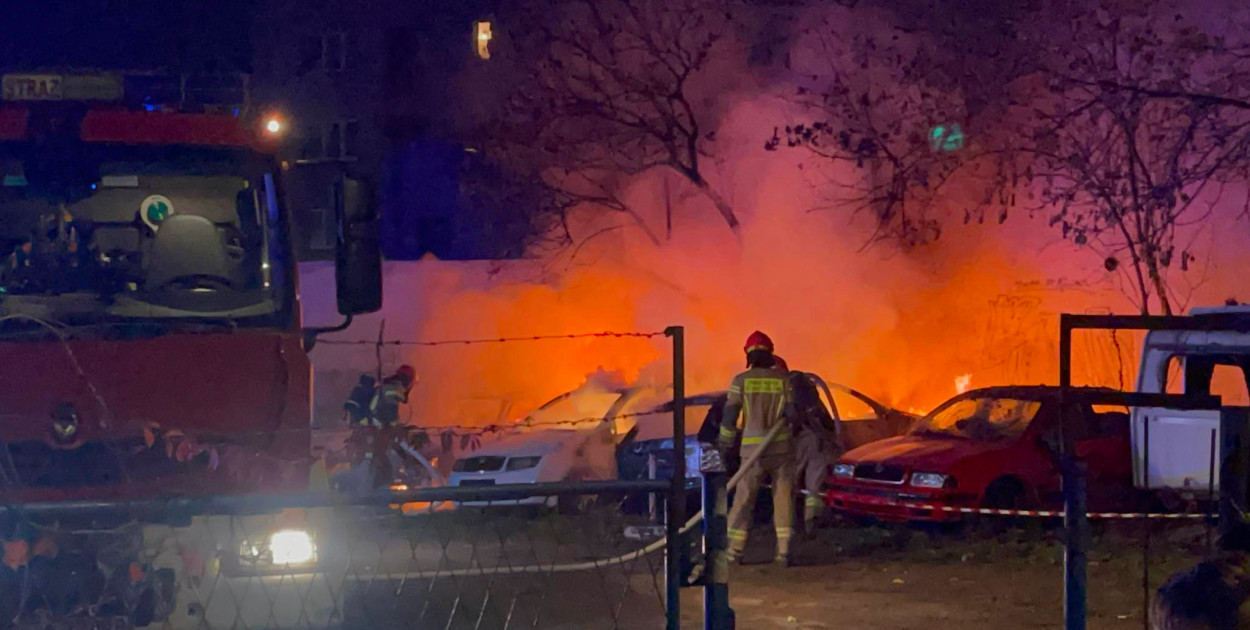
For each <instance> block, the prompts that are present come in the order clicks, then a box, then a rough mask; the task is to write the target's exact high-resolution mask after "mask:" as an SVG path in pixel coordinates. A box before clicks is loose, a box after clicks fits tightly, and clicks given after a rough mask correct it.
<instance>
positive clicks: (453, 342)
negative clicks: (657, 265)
mask: <svg viewBox="0 0 1250 630" xmlns="http://www.w3.org/2000/svg"><path fill="white" fill-rule="evenodd" d="M665 334H666V333H665V332H664V331H659V332H636V331H630V332H614V331H610V330H608V331H603V332H592V333H569V334H563V335H531V336H528V337H492V338H487V337H483V338H478V339H443V340H439V341H420V340H413V339H394V340H385V339H321V340H319V341H318V342H317V343H319V344H326V345H331V346H422V347H427V348H428V347H434V346H468V345H475V344H485V343H511V342H519V341H550V340H564V339H590V338H616V339H653V338H655V337H663V336H665Z"/></svg>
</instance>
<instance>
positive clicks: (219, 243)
mask: <svg viewBox="0 0 1250 630" xmlns="http://www.w3.org/2000/svg"><path fill="white" fill-rule="evenodd" d="M56 157H59V158H61V159H59V160H55V159H52V160H50V159H49V157H48V156H47V155H46V154H40V153H39V152H36V151H31V150H28V147H26V146H24V145H20V144H0V176H2V177H3V185H2V186H0V256H3V258H0V262H3V268H2V270H0V314H2V315H26V316H30V317H37V318H40V319H47V320H50V321H54V322H57V323H61V324H67V325H84V324H100V323H112V322H133V321H149V322H151V321H156V322H168V321H177V320H180V319H181V320H188V319H197V318H199V319H202V318H214V319H227V320H229V321H230V322H232V323H245V324H246V323H248V322H256V323H260V322H265V323H269V322H271V321H272V320H273V319H274V318H276V317H278V316H279V314H280V313H282V312H283V311H284V310H285V308H284V307H285V303H286V300H285V298H284V296H286V295H287V291H286V289H287V287H286V277H285V276H286V274H287V271H286V269H287V268H286V266H285V265H286V261H285V260H284V254H283V252H284V248H283V247H282V230H280V229H279V228H280V225H281V217H280V214H279V212H278V208H277V193H276V190H275V186H274V179H275V177H276V174H275V173H274V172H272V170H271V169H270V162H269V161H267V160H265V159H263V158H262V157H260V156H259V155H257V154H255V153H253V152H250V151H244V150H238V149H229V150H227V149H190V148H187V147H178V148H177V149H176V150H175V149H171V148H166V147H119V146H116V145H112V146H83V145H80V146H78V147H75V148H74V151H73V157H72V158H67V157H66V156H65V154H64V153H61V154H58V156H56ZM22 323H24V322H22V321H20V320H19V321H13V320H9V321H6V322H5V324H7V326H6V327H3V328H0V331H9V330H10V329H12V328H13V326H14V325H17V326H20V325H21V324H22Z"/></svg>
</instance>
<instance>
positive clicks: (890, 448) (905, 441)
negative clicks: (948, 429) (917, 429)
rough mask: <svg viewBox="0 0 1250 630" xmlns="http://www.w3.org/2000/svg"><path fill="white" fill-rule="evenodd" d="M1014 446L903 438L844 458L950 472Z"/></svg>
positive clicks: (999, 443) (876, 444)
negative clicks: (960, 464) (963, 462)
mask: <svg viewBox="0 0 1250 630" xmlns="http://www.w3.org/2000/svg"><path fill="white" fill-rule="evenodd" d="M1009 446H1010V442H974V441H972V440H964V439H958V438H946V437H932V436H923V435H903V436H899V437H894V438H889V439H887V440H881V441H879V442H872V443H871V444H865V445H864V446H861V447H859V448H856V449H854V450H851V451H849V452H847V453H846V455H844V456H843V457H842V460H843V461H846V462H851V463H856V464H859V463H864V462H872V463H882V464H894V465H899V466H904V467H906V468H908V469H910V470H924V471H926V472H936V473H941V472H946V471H947V470H949V469H950V468H951V467H952V466H954V465H955V464H956V463H957V462H959V461H960V460H962V459H964V458H967V457H972V456H975V455H981V454H983V453H990V452H993V451H998V450H1002V449H1005V448H1008V447H1009Z"/></svg>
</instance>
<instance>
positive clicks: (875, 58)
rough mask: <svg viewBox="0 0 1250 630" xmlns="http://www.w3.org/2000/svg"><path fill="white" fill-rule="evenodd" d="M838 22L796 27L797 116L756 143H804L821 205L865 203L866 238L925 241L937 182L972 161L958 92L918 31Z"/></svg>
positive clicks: (934, 227)
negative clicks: (850, 27) (870, 223)
mask: <svg viewBox="0 0 1250 630" xmlns="http://www.w3.org/2000/svg"><path fill="white" fill-rule="evenodd" d="M841 24H842V20H841V19H837V18H830V19H827V20H826V21H824V22H823V23H821V24H820V25H818V26H817V27H815V28H813V29H811V30H809V31H808V32H807V33H806V34H805V36H804V38H803V40H802V42H801V45H802V46H803V50H805V51H806V54H804V55H802V60H801V61H800V62H798V63H796V64H795V65H793V66H792V67H791V70H792V72H793V74H794V80H795V82H796V83H797V88H796V94H795V96H794V97H792V100H793V102H795V103H796V104H798V105H799V106H800V108H801V109H800V111H801V112H802V114H800V116H801V117H803V120H802V122H798V123H796V124H791V125H788V126H786V127H784V131H782V130H781V129H774V130H773V136H772V138H770V139H769V140H768V141H767V142H766V144H765V148H766V149H768V150H777V149H778V148H779V147H781V146H782V144H783V143H784V144H785V145H786V146H787V147H791V148H801V149H804V150H806V151H808V152H809V153H810V154H811V155H812V156H813V157H814V158H816V160H815V165H816V167H817V169H818V172H822V173H824V174H825V176H826V179H825V180H824V181H823V182H822V183H823V184H825V185H827V186H828V191H829V193H830V195H829V196H830V197H831V198H832V202H831V204H830V207H832V208H834V209H843V210H846V209H850V210H851V211H852V212H856V213H858V212H865V211H867V212H870V213H871V214H872V216H873V219H874V221H875V226H876V231H875V233H874V235H873V239H874V240H889V241H893V242H896V243H901V244H903V245H905V246H917V245H921V244H924V243H927V242H929V241H931V240H934V239H936V238H938V237H939V235H940V234H941V230H942V217H940V216H938V214H937V213H936V212H935V209H936V208H938V207H940V206H941V205H942V204H941V200H942V199H943V193H944V192H945V190H944V188H945V186H946V184H947V183H948V182H949V181H950V180H951V178H952V177H953V176H954V175H955V174H956V172H957V171H959V170H960V169H962V168H966V167H968V166H969V165H970V164H972V162H973V160H971V159H969V154H968V150H969V149H970V147H968V146H967V138H966V137H965V136H964V132H963V129H962V125H961V121H964V119H965V117H966V112H965V111H964V105H963V102H962V99H961V94H960V92H959V90H958V89H956V88H954V87H953V86H952V84H951V83H950V82H949V81H948V80H946V75H944V74H943V73H942V72H940V70H941V67H940V66H939V64H937V63H936V59H935V56H934V51H933V50H932V49H931V48H929V47H928V44H927V42H925V41H924V40H923V38H919V37H915V36H912V35H908V34H905V33H903V32H901V31H899V30H897V29H895V28H894V27H892V26H890V25H889V24H885V23H881V24H880V25H879V28H872V27H869V28H867V29H864V28H860V29H858V30H857V32H855V33H850V34H844V33H842V32H841V31H842V30H843V29H842V28H841ZM865 31H867V32H865ZM850 166H853V167H854V169H849V172H848V167H850ZM986 201H988V200H986Z"/></svg>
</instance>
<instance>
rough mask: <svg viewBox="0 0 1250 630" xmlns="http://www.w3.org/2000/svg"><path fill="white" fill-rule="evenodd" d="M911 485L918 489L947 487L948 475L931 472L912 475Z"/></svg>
mask: <svg viewBox="0 0 1250 630" xmlns="http://www.w3.org/2000/svg"><path fill="white" fill-rule="evenodd" d="M911 485H913V486H916V487H917V488H941V487H942V486H944V485H946V475H939V474H938V473H929V472H917V473H912V474H911Z"/></svg>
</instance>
